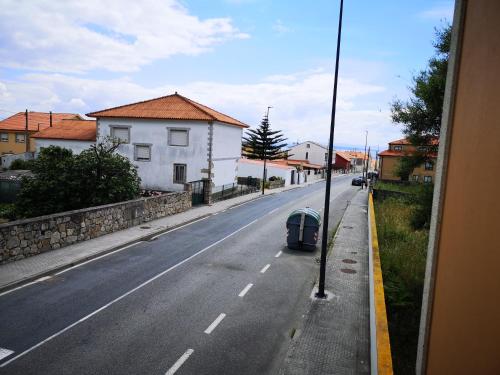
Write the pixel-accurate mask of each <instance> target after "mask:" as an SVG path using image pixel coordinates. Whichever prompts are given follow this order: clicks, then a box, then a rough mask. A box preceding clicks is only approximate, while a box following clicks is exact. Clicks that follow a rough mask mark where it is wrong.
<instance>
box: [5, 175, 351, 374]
mask: <svg viewBox="0 0 500 375" xmlns="http://www.w3.org/2000/svg"><path fill="white" fill-rule="evenodd" d="M351 178H352V176H342V177H336V178H334V179H333V185H332V203H331V204H332V205H331V216H330V221H331V223H330V224H331V227H334V226H335V225H336V224H337V223H338V221H339V220H340V218H341V216H342V214H343V211H344V209H345V207H346V202H347V201H348V200H350V199H351V197H352V196H353V195H354V194H355V192H356V191H357V190H359V187H352V186H351V185H350V180H351ZM324 187H325V184H324V182H322V183H317V184H313V185H310V186H308V187H305V188H300V189H294V190H289V191H286V192H283V193H280V194H275V195H270V196H265V197H263V198H260V199H257V200H254V201H251V202H249V203H246V204H243V205H241V206H237V207H234V208H231V209H229V210H226V211H224V212H221V213H219V214H216V215H212V216H210V217H208V218H205V219H202V220H199V221H196V222H193V223H191V224H188V225H186V226H184V227H180V228H178V229H174V230H172V231H170V232H167V233H165V234H163V235H161V236H159V237H157V238H155V239H152V240H150V241H146V242H140V243H138V244H136V245H134V246H130V247H128V248H126V249H124V250H121V251H117V252H114V253H111V254H109V255H107V256H105V257H102V258H99V259H96V260H94V261H91V262H88V263H86V264H83V265H80V266H77V267H74V268H71V269H68V270H65V271H63V272H60V273H57V274H54V275H52V276H51V277H49V278H47V279H46V280H44V281H41V282H38V283H35V284H32V285H29V286H26V287H24V288H21V289H18V290H15V291H12V292H10V293H7V294H3V295H0V348H3V349H7V350H11V351H13V352H14V353H12V354H10V355H8V356H6V357H4V358H3V359H1V360H0V373H1V374H4V373H5V374H23V375H24V374H54V375H55V374H166V373H167V374H173V373H174V372H175V373H176V374H267V373H273V372H274V371H275V370H276V369H277V366H279V364H280V363H281V361H282V359H283V356H284V354H285V353H286V349H287V347H288V344H289V342H290V336H291V335H292V333H293V331H294V328H295V327H296V326H297V323H298V321H299V319H300V317H301V314H302V313H303V312H304V310H305V306H306V302H307V299H308V296H309V294H310V292H311V289H312V286H313V283H314V280H315V278H316V276H317V270H318V264H317V262H316V258H317V257H318V256H319V251H317V252H316V253H310V252H307V253H306V252H297V251H290V250H288V249H287V248H286V246H285V236H286V233H285V227H284V225H285V222H286V218H287V216H288V214H289V212H290V211H291V210H292V209H294V208H299V207H304V206H309V207H312V208H316V209H320V208H322V207H323V200H324ZM1 350H2V349H0V354H1V353H2V351H1ZM4 353H5V352H4Z"/></svg>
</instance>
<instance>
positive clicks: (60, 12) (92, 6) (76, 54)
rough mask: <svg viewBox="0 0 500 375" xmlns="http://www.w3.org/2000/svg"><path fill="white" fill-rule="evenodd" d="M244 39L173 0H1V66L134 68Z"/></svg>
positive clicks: (227, 23)
mask: <svg viewBox="0 0 500 375" xmlns="http://www.w3.org/2000/svg"><path fill="white" fill-rule="evenodd" d="M247 37H248V35H247V34H244V33H242V32H240V31H239V30H238V29H237V28H236V27H235V26H234V25H233V24H232V21H231V19H229V18H210V19H205V20H201V19H199V18H198V17H195V16H193V15H190V14H189V12H188V10H187V9H186V8H184V7H183V6H182V5H181V4H180V2H179V1H178V0H163V1H157V0H141V1H136V0H106V1H102V0H85V1H81V0H37V1H19V0H0V66H4V67H9V68H27V69H35V70H42V71H49V72H85V71H89V70H92V69H105V70H109V71H117V72H125V71H134V70H138V69H139V68H140V67H141V66H144V65H146V64H148V63H151V62H152V61H154V60H157V59H165V58H168V57H170V56H173V55H178V54H184V55H198V54H200V53H203V52H206V51H208V50H210V49H211V48H213V47H214V46H215V45H217V44H220V43H222V42H225V41H227V40H231V39H242V38H247Z"/></svg>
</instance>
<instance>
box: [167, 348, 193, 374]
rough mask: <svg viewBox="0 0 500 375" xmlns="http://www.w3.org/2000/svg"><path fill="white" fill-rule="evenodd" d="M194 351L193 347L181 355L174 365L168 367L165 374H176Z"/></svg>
mask: <svg viewBox="0 0 500 375" xmlns="http://www.w3.org/2000/svg"><path fill="white" fill-rule="evenodd" d="M193 353H194V350H193V349H188V350H186V352H185V353H184V354H183V355H181V357H180V358H179V359H178V360H177V362H175V363H174V365H173V366H172V367H170V368H169V369H168V371H167V372H166V373H165V375H174V374H175V373H176V372H177V370H179V369H180V368H181V366H182V365H183V364H184V362H186V361H187V359H188V358H189V357H190V356H191V354H193Z"/></svg>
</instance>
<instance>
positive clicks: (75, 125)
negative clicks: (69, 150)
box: [31, 120, 96, 142]
mask: <svg viewBox="0 0 500 375" xmlns="http://www.w3.org/2000/svg"><path fill="white" fill-rule="evenodd" d="M31 137H32V138H41V139H67V140H75V141H92V142H95V140H96V121H95V120H61V121H59V122H57V123H55V124H54V126H52V127H51V128H50V127H49V128H46V129H44V130H41V131H39V132H38V133H35V134H33V135H32V136H31Z"/></svg>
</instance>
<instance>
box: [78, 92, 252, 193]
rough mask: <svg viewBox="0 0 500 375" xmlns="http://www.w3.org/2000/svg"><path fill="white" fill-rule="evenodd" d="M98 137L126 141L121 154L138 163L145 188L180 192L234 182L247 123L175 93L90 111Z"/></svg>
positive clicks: (121, 148) (121, 147) (120, 150)
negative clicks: (205, 183)
mask: <svg viewBox="0 0 500 375" xmlns="http://www.w3.org/2000/svg"><path fill="white" fill-rule="evenodd" d="M88 116H90V117H95V118H97V135H98V138H102V137H108V136H110V137H112V138H117V139H120V140H121V141H122V142H123V144H121V145H120V146H119V148H118V150H117V151H118V152H119V153H120V154H122V155H124V156H126V157H128V158H129V159H130V160H132V161H133V163H134V164H135V165H136V166H137V167H138V174H139V176H140V177H141V180H142V187H143V188H145V189H153V190H166V191H175V190H182V189H183V188H184V183H186V182H192V181H198V180H202V179H208V178H211V180H212V187H217V186H220V185H224V184H231V183H234V182H235V181H236V169H237V162H238V159H239V158H240V157H241V137H242V132H243V129H244V128H247V127H248V125H245V124H243V123H242V122H240V121H238V120H236V119H234V118H232V117H229V116H227V115H224V114H222V113H220V112H217V111H215V110H213V109H211V108H209V107H206V106H204V105H201V104H199V103H196V102H194V101H192V100H190V99H188V98H186V97H183V96H181V95H179V94H177V93H175V94H174V95H169V96H164V97H161V98H157V99H152V100H147V101H144V102H139V103H134V104H128V105H124V106H120V107H115V108H110V109H105V110H102V111H98V112H93V113H90V114H88Z"/></svg>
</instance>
